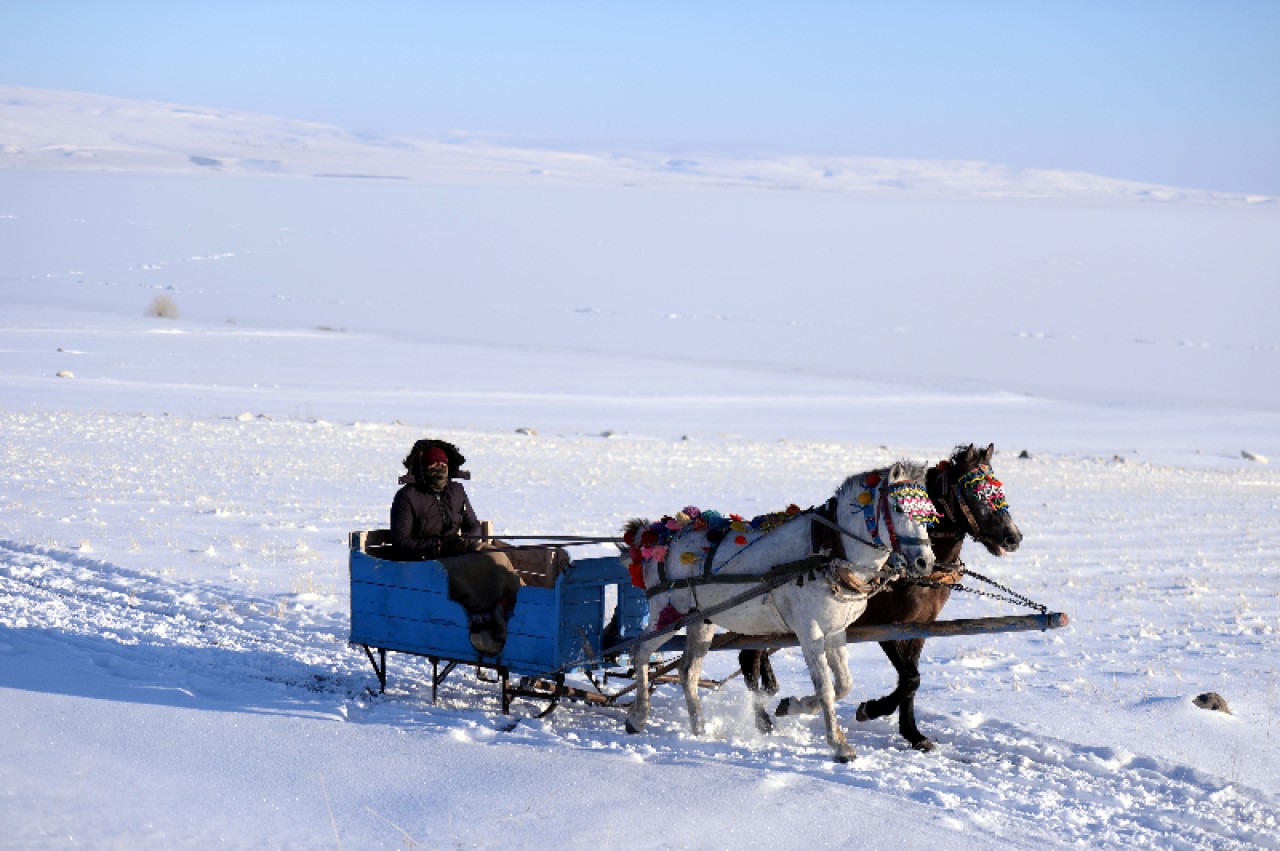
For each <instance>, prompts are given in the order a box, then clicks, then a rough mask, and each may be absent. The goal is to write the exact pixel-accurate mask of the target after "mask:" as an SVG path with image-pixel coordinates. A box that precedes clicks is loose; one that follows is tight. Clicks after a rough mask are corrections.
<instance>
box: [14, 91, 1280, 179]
mask: <svg viewBox="0 0 1280 851" xmlns="http://www.w3.org/2000/svg"><path fill="white" fill-rule="evenodd" d="M0 168H24V169H66V170H79V171H85V170H89V171H129V172H153V173H154V172H162V173H197V172H202V171H218V172H223V173H231V174H273V175H290V176H308V177H312V176H314V177H345V178H367V179H394V180H412V181H421V182H430V183H440V184H458V183H467V184H477V183H478V184H489V185H535V186H546V185H562V186H563V185H568V186H646V187H658V186H671V187H707V186H717V185H719V186H736V187H755V188H765V189H790V190H806V191H817V192H831V193H842V194H858V195H869V196H879V197H893V196H903V195H906V196H911V197H937V196H949V197H968V198H1046V199H1098V200H1104V199H1110V200H1120V199H1123V200H1134V201H1160V202H1169V201H1178V202H1192V203H1200V204H1240V203H1273V202H1274V201H1275V200H1276V199H1274V198H1269V197H1262V196H1245V195H1241V194H1236V193H1224V192H1212V191H1202V190H1193V189H1179V188H1174V187H1168V186H1158V185H1154V184H1146V183H1138V182H1134V181H1125V180H1117V179H1112V178H1107V177H1099V176H1097V175H1092V174H1086V173H1083V172H1069V171H1056V170H1047V169H1014V168H1008V167H1005V166H1001V165H993V164H989V163H983V162H970V161H930V160H906V159H884V158H872V157H818V156H784V157H764V158H734V157H721V156H709V157H697V158H696V159H691V158H672V157H669V156H663V155H658V154H649V153H643V152H624V153H613V152H601V153H581V152H568V151H548V150H535V149H521V148H513V147H503V146H499V145H494V144H489V143H485V142H481V141H475V140H462V141H432V140H425V139H411V138H399V137H390V136H374V135H368V134H361V133H354V132H349V131H346V130H343V129H341V128H338V127H332V126H328V125H323V124H313V123H309V122H305V121H295V120H290V119H284V118H276V117H272V116H266V115H257V114H252V113H244V112H235V111H231V110H222V109H210V108H200V107H191V106H183V105H177V104H166V103H157V102H150V101H136V100H126V99H123V98H114V97H105V96H102V95H93V94H84V93H75V92H58V91H47V90H42V89H30V88H23V87H19V86H7V85H0Z"/></svg>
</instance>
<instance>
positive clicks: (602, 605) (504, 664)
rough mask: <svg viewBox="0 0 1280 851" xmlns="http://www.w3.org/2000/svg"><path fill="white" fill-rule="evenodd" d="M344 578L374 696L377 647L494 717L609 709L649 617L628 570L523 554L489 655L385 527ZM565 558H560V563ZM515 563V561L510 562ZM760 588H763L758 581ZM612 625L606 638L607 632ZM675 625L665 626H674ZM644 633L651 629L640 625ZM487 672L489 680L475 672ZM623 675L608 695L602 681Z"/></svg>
mask: <svg viewBox="0 0 1280 851" xmlns="http://www.w3.org/2000/svg"><path fill="white" fill-rule="evenodd" d="M349 547H350V558H349V568H350V576H351V635H350V638H349V641H350V643H351V644H352V645H354V646H356V647H359V648H361V649H362V650H363V651H364V653H365V655H366V656H367V657H368V659H369V662H370V664H371V665H372V666H373V670H374V673H375V674H376V675H377V678H378V687H379V691H380V692H385V691H386V687H387V675H388V665H387V662H388V654H389V653H393V652H394V653H403V654H407V655H411V656H421V657H425V658H426V659H427V660H428V661H430V662H431V701H432V703H433V704H434V703H435V701H436V696H437V692H438V689H439V687H440V685H441V684H442V683H443V682H444V681H445V680H446V679H447V678H448V677H449V676H450V675H451V674H452V673H454V672H455V671H456V670H457V669H458V668H459V667H463V668H474V669H475V672H476V676H477V677H479V678H480V679H481V680H483V681H486V682H492V683H497V684H498V685H499V688H500V696H501V706H502V713H503V714H504V715H505V714H509V713H510V711H511V703H512V700H513V699H515V698H526V699H530V700H535V701H543V702H546V707H545V708H544V709H543V710H542V711H541V712H540V713H539V715H538V717H542V716H544V715H546V714H548V713H550V712H551V711H552V710H554V709H555V708H556V707H557V706H558V705H559V704H560V702H561V701H562V700H573V701H577V702H580V703H585V704H588V705H594V706H620V705H623V704H620V703H619V701H620V700H622V699H624V698H625V697H627V696H628V695H629V694H630V693H631V692H632V691H634V689H635V683H634V682H633V681H632V680H633V674H634V672H633V669H631V668H629V667H626V666H623V665H621V664H619V663H618V659H620V658H623V657H625V656H626V654H627V651H628V649H629V648H630V646H632V645H633V644H634V642H635V639H636V638H637V637H639V636H641V635H643V634H644V633H645V625H646V620H647V618H648V614H649V608H648V601H647V598H646V597H645V593H644V591H643V590H641V589H639V588H636V587H634V586H633V585H632V584H631V576H630V573H629V572H628V571H627V569H626V568H625V567H624V566H623V565H622V563H621V561H620V560H619V559H618V558H617V557H614V556H603V557H595V558H583V559H577V560H574V561H572V562H569V563H568V564H567V566H564V564H563V562H560V563H557V562H556V560H555V559H554V558H547V559H543V560H542V561H544V562H546V569H545V570H539V569H537V565H536V562H537V561H538V560H537V559H534V560H533V562H535V564H534V566H533V567H532V568H530V566H529V565H530V560H529V559H523V560H522V561H523V562H524V567H525V570H523V571H522V575H523V578H524V579H525V581H526V583H527V584H526V585H525V586H524V587H522V588H521V589H520V590H519V592H518V593H517V596H516V606H515V611H514V613H513V615H512V617H511V619H510V621H509V622H508V624H507V629H508V637H507V642H506V645H505V646H504V647H503V649H502V651H501V653H499V654H498V655H497V656H485V655H483V654H481V653H480V652H479V651H478V650H476V649H475V648H474V647H472V646H471V642H470V633H469V629H468V625H467V614H466V612H465V611H464V610H463V608H462V606H461V605H459V604H458V603H456V602H454V601H453V600H450V599H449V596H448V575H447V573H446V571H445V568H444V566H443V565H442V564H441V563H440V562H438V561H411V562H405V561H395V560H392V559H390V558H389V556H390V554H391V548H390V533H389V532H388V531H386V530H372V531H364V532H352V533H351V534H350V536H349ZM565 560H566V561H567V559H565ZM557 565H558V566H557ZM518 569H519V565H518ZM610 588H612V589H613V595H614V596H615V598H616V617H614V618H613V619H612V620H613V623H612V624H610V623H609V620H610V617H609V615H610V613H609V611H608V609H607V605H606V603H607V599H606V598H607V596H608V591H609V589H610ZM765 590H767V589H765ZM1068 623H1069V619H1068V617H1067V615H1066V614H1064V613H1062V612H1045V613H1042V614H1033V615H1012V616H1005V617H989V618H967V619H957V620H947V621H935V622H933V623H928V624H889V625H886V626H864V627H860V626H857V625H856V624H855V625H853V626H851V627H849V628H848V630H846V637H847V640H848V641H849V642H850V643H856V642H867V641H877V642H878V641H898V640H905V639H913V638H926V639H931V638H941V637H947V636H961V635H988V634H993V633H1004V632H1024V631H1045V630H1050V629H1058V628H1061V627H1064V626H1067V625H1068ZM610 626H612V627H613V630H614V632H613V633H612V634H610V636H609V639H610V644H609V646H605V644H604V642H605V636H606V630H607V629H608V628H609V627H610ZM677 629H679V626H674V627H672V628H670V630H669V631H670V632H672V633H674V632H675V631H676V630H677ZM650 634H652V633H650ZM797 645H798V642H797V640H796V638H795V636H793V635H771V636H743V635H735V634H733V633H723V634H721V635H717V636H716V638H715V640H714V641H713V642H712V646H711V649H712V650H747V649H766V650H776V649H779V648H783V647H794V646H797ZM683 651H684V636H683V635H671V637H669V638H668V639H667V640H666V641H665V642H664V643H663V644H662V646H661V647H659V648H658V651H657V652H658V653H659V654H668V653H675V654H680V653H683ZM679 664H680V659H679V657H678V656H677V658H676V659H675V660H669V659H668V660H667V661H664V662H661V663H660V664H659V666H658V668H657V669H656V670H655V671H654V674H653V676H651V678H650V679H651V687H652V686H656V685H657V684H658V683H663V682H675V681H678V679H679V678H678V677H677V676H675V675H673V674H672V673H671V672H672V671H673V670H674V669H675V668H676V667H677V666H678V665H679ZM486 671H489V672H492V677H491V678H490V677H489V676H486V675H485V673H484V672H486ZM570 673H578V674H581V675H582V676H583V677H584V678H585V679H586V680H587V682H588V683H589V684H590V687H589V688H588V687H585V686H581V685H571V684H569V683H567V682H566V675H567V674H570ZM738 673H740V672H739V671H734V673H732V674H730V675H729V676H728V677H726V678H724V679H721V680H707V679H704V680H702V681H700V682H699V685H700V686H702V687H704V688H710V689H717V688H719V687H720V686H722V685H723V684H724V683H725V682H727V681H728V680H730V679H733V678H734V677H735V676H737V674H738ZM619 679H621V680H628V681H632V682H631V683H630V684H629V685H627V686H624V687H622V688H620V689H618V690H616V691H609V683H610V681H611V680H619Z"/></svg>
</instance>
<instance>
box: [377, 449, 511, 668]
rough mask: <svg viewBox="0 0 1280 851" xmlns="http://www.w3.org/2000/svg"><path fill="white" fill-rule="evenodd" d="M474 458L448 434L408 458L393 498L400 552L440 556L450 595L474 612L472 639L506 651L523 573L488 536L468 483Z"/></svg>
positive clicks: (482, 647) (488, 651)
mask: <svg viewBox="0 0 1280 851" xmlns="http://www.w3.org/2000/svg"><path fill="white" fill-rule="evenodd" d="M465 461H466V459H465V458H464V457H463V456H462V453H461V452H459V451H458V449H457V447H456V446H454V445H453V444H452V443H446V442H445V441H443V440H419V441H418V442H417V443H415V444H414V445H413V449H411V450H410V451H409V454H408V455H407V456H406V457H405V459H404V466H405V470H406V471H407V472H406V474H405V475H404V476H402V477H401V479H400V482H401V484H403V485H404V487H402V488H400V490H399V491H397V492H396V496H395V499H394V500H392V502H391V540H392V544H393V545H394V548H395V549H394V551H395V557H396V558H398V559H401V560H406V561H414V560H426V559H440V560H441V564H442V565H444V568H445V570H447V571H448V573H449V598H450V599H452V600H455V601H456V602H458V603H460V604H461V605H462V607H463V608H464V609H466V610H467V615H468V619H469V621H470V626H471V644H472V646H473V647H475V648H476V649H477V650H479V651H480V652H481V653H483V654H484V655H486V656H496V655H498V654H499V653H501V652H502V648H503V646H504V645H505V644H506V640H507V619H508V618H509V617H510V616H511V611H512V609H513V608H514V607H515V603H516V589H518V588H519V587H520V585H521V581H520V577H519V576H518V575H517V574H516V572H515V570H514V569H513V568H512V567H511V562H510V561H509V560H508V559H507V557H506V556H505V555H503V554H502V553H500V552H496V551H493V550H489V549H488V548H487V547H485V546H484V545H483V544H482V543H481V541H480V537H479V536H480V521H479V520H477V519H476V513H475V510H474V509H473V508H472V507H471V501H470V500H469V499H468V498H467V492H466V490H464V489H463V487H462V484H461V483H459V482H456V481H452V479H456V478H469V476H468V474H467V473H465V472H464V471H463V470H462V469H461V467H462V464H463V463H464V462H465Z"/></svg>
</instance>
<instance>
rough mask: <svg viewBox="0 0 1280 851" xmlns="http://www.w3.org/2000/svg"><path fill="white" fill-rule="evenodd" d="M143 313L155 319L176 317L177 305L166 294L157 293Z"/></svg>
mask: <svg viewBox="0 0 1280 851" xmlns="http://www.w3.org/2000/svg"><path fill="white" fill-rule="evenodd" d="M144 315H145V316H152V317H155V318H156V319H177V318H178V305H177V304H175V303H174V301H173V299H171V298H169V297H168V296H167V295H158V296H156V297H155V298H153V299H152V300H151V305H150V306H149V307H148V308H147V311H146V313H145V314H144Z"/></svg>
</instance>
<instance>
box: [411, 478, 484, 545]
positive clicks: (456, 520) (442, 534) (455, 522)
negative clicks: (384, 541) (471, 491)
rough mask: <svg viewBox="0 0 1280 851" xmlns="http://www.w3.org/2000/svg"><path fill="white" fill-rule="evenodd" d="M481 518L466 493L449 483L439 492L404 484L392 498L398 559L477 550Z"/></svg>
mask: <svg viewBox="0 0 1280 851" xmlns="http://www.w3.org/2000/svg"><path fill="white" fill-rule="evenodd" d="M479 534H480V521H479V520H477V519H476V512H475V509H473V508H472V507H471V500H469V499H468V498H467V492H466V491H465V490H463V488H462V485H461V484H459V483H458V482H449V484H448V485H446V486H445V489H444V490H443V491H441V492H440V493H434V492H432V491H429V490H427V489H426V488H424V487H420V486H418V485H405V486H404V487H402V488H400V490H399V491H397V492H396V496H395V499H394V500H392V501H391V541H392V543H393V544H394V545H395V549H396V553H397V555H398V557H399V558H406V559H433V558H440V557H441V556H450V555H457V554H458V553H462V552H466V551H468V550H474V549H477V548H478V546H479V541H466V540H464V539H463V538H462V537H461V536H462V535H479Z"/></svg>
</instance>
